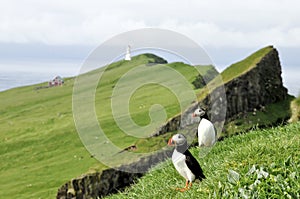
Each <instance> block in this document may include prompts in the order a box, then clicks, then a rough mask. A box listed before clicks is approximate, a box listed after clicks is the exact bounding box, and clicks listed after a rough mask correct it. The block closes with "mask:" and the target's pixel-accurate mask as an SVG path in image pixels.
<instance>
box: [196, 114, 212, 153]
mask: <svg viewBox="0 0 300 199" xmlns="http://www.w3.org/2000/svg"><path fill="white" fill-rule="evenodd" d="M215 139H216V133H215V129H214V125H213V124H212V123H211V122H210V121H209V120H207V119H205V118H203V119H201V121H200V123H199V126H198V142H199V146H203V145H204V146H207V147H208V146H212V145H213V144H214V143H215Z"/></svg>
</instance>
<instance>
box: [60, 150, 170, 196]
mask: <svg viewBox="0 0 300 199" xmlns="http://www.w3.org/2000/svg"><path fill="white" fill-rule="evenodd" d="M171 154H172V150H165V151H161V152H158V153H155V154H153V155H150V156H147V157H143V158H141V159H140V160H139V161H137V162H133V163H131V164H128V165H122V166H120V167H118V168H110V169H106V170H104V171H102V172H101V173H100V172H96V173H92V174H87V175H84V176H81V177H79V178H76V179H73V180H71V181H69V182H67V183H66V184H64V185H63V186H62V187H61V188H60V189H59V190H58V192H57V195H56V198H57V199H75V198H76V199H87V198H89V199H90V198H102V197H104V196H107V195H109V194H113V193H117V192H118V191H120V190H123V189H124V188H125V187H126V186H129V185H130V184H132V183H133V182H134V180H135V179H137V178H139V177H141V176H142V175H143V173H141V172H140V171H143V172H145V171H147V170H149V169H150V168H151V167H153V166H154V165H156V164H157V163H159V162H162V161H164V160H165V159H167V158H169V157H170V156H171Z"/></svg>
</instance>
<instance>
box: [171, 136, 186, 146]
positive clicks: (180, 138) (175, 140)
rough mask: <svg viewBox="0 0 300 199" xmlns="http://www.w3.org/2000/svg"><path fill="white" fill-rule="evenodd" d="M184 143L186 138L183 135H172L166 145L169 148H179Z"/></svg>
mask: <svg viewBox="0 0 300 199" xmlns="http://www.w3.org/2000/svg"><path fill="white" fill-rule="evenodd" d="M184 143H186V138H185V136H184V135H182V134H175V135H173V137H172V138H170V139H169V142H168V145H169V146H173V145H175V146H179V145H183V144H184Z"/></svg>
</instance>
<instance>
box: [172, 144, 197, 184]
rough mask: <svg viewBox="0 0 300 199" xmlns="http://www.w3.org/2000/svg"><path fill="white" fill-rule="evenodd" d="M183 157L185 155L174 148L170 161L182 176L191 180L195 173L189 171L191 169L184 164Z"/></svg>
mask: <svg viewBox="0 0 300 199" xmlns="http://www.w3.org/2000/svg"><path fill="white" fill-rule="evenodd" d="M185 159H186V157H185V155H184V154H182V153H179V152H178V151H177V150H176V149H175V150H174V152H173V155H172V162H173V164H174V166H175V168H176V170H177V171H178V173H179V174H180V175H181V176H182V177H184V178H185V179H186V180H189V181H190V182H192V181H193V180H195V175H194V174H193V173H192V172H191V170H190V169H189V168H188V166H187V165H186V162H185Z"/></svg>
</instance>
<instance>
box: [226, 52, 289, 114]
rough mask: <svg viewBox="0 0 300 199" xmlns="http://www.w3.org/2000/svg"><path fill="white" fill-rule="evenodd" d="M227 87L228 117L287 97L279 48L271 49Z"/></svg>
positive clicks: (227, 84)
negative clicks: (254, 65) (253, 66)
mask: <svg viewBox="0 0 300 199" xmlns="http://www.w3.org/2000/svg"><path fill="white" fill-rule="evenodd" d="M225 89H226V97H227V115H226V118H227V119H230V118H231V117H234V116H235V115H237V114H239V113H244V112H249V111H253V109H255V108H256V109H260V108H262V107H263V106H265V105H267V104H270V103H274V102H279V101H281V100H284V99H286V97H287V89H286V88H285V87H283V83H282V78H281V65H280V61H279V57H278V52H277V50H276V49H273V50H271V51H270V52H269V53H268V54H267V55H266V56H265V57H264V58H262V60H261V61H260V62H259V63H258V64H257V66H256V67H255V68H253V69H252V70H250V71H249V72H247V73H245V74H243V75H241V76H239V77H238V78H235V79H234V80H232V81H230V82H228V83H226V84H225Z"/></svg>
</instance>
